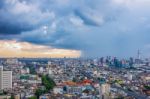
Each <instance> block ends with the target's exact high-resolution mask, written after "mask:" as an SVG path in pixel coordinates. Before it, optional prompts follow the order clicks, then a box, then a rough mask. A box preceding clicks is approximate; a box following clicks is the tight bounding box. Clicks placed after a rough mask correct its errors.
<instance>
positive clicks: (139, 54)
mask: <svg viewBox="0 0 150 99" xmlns="http://www.w3.org/2000/svg"><path fill="white" fill-rule="evenodd" d="M137 58H138V59H140V58H141V52H140V50H138V52H137Z"/></svg>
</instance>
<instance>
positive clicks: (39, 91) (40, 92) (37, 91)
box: [35, 89, 43, 99]
mask: <svg viewBox="0 0 150 99" xmlns="http://www.w3.org/2000/svg"><path fill="white" fill-rule="evenodd" d="M42 94H43V90H41V89H37V90H36V92H35V95H36V96H37V98H38V99H39V97H40V95H42Z"/></svg>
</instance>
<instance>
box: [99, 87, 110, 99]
mask: <svg viewBox="0 0 150 99" xmlns="http://www.w3.org/2000/svg"><path fill="white" fill-rule="evenodd" d="M99 93H100V99H109V98H108V95H109V93H110V85H109V84H102V85H100V87H99Z"/></svg>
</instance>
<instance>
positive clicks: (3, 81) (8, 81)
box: [0, 66, 12, 90]
mask: <svg viewBox="0 0 150 99" xmlns="http://www.w3.org/2000/svg"><path fill="white" fill-rule="evenodd" d="M9 88H12V71H3V67H2V66H1V67H0V89H1V90H3V89H9Z"/></svg>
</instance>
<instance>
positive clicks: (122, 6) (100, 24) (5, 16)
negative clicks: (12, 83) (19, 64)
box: [0, 0, 150, 57]
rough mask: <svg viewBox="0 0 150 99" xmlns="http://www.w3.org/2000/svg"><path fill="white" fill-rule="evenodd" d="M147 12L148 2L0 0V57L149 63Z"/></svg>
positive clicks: (118, 0)
mask: <svg viewBox="0 0 150 99" xmlns="http://www.w3.org/2000/svg"><path fill="white" fill-rule="evenodd" d="M149 8H150V1H149V0H94V1H93V0H81V1H80V3H79V1H76V0H43V1H41V0H1V1H0V13H1V14H0V48H1V49H0V57H80V56H81V57H82V56H85V57H100V56H108V55H109V56H117V57H130V56H135V57H136V55H137V50H140V51H141V53H142V55H143V56H144V57H149V56H150V52H149V51H150V38H149V37H150V34H149V31H150V14H149Z"/></svg>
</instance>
